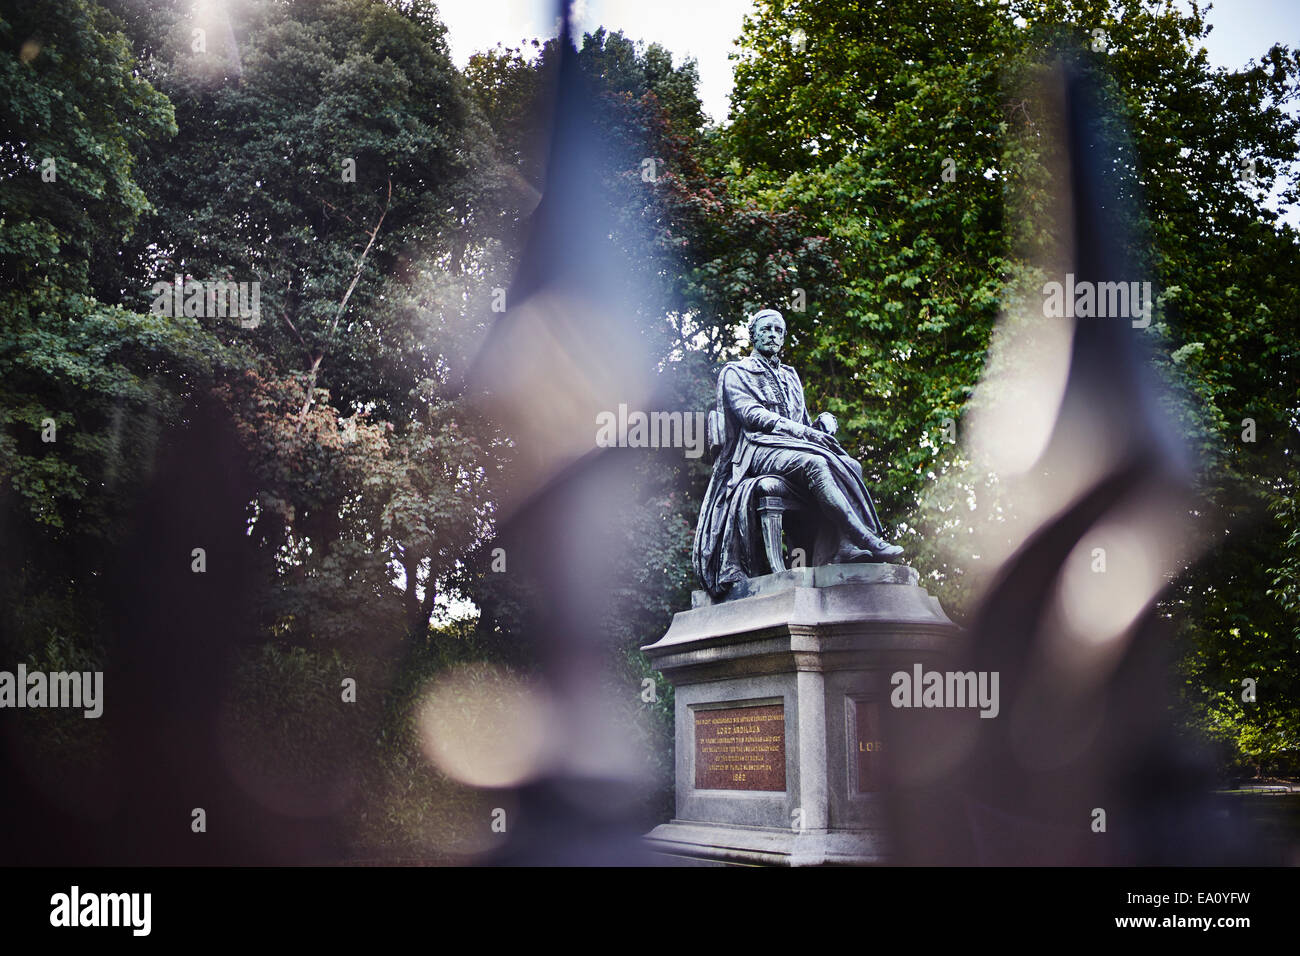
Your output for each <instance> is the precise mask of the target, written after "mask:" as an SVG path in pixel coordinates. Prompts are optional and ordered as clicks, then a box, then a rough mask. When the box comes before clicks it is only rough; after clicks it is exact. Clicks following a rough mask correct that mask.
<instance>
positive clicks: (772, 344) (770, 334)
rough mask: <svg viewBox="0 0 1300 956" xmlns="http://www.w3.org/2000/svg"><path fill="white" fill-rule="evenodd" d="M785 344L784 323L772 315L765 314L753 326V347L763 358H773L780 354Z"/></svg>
mask: <svg viewBox="0 0 1300 956" xmlns="http://www.w3.org/2000/svg"><path fill="white" fill-rule="evenodd" d="M784 344H785V323H784V322H782V321H781V320H780V319H778V318H777V317H776V316H774V315H765V316H763V318H761V319H759V320H758V324H757V325H755V326H754V348H756V349H758V352H759V354H760V355H762V356H763V357H764V358H769V359H770V358H773V357H774V356H777V355H780V354H781V346H782V345H784Z"/></svg>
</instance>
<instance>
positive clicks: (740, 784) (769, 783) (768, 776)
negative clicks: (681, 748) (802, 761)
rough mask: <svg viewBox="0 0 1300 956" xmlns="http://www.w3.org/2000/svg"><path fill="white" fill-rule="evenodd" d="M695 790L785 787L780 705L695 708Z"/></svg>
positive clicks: (783, 730) (783, 721) (783, 735)
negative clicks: (717, 708) (721, 708)
mask: <svg viewBox="0 0 1300 956" xmlns="http://www.w3.org/2000/svg"><path fill="white" fill-rule="evenodd" d="M695 787H696V789H698V790H784V789H785V705H784V704H759V705H757V706H752V707H731V708H728V709H726V710H697V711H696V712H695Z"/></svg>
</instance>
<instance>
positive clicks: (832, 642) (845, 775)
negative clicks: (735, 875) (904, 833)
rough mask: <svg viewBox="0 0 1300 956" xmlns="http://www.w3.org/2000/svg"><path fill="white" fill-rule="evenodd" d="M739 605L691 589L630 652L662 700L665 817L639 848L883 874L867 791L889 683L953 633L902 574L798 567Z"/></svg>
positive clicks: (880, 568) (911, 576) (676, 855)
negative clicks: (672, 802)
mask: <svg viewBox="0 0 1300 956" xmlns="http://www.w3.org/2000/svg"><path fill="white" fill-rule="evenodd" d="M750 585H751V586H750V588H749V593H748V595H747V596H745V597H742V598H736V599H732V600H726V601H722V602H713V601H711V600H710V599H709V598H708V596H707V595H703V594H700V593H697V594H696V595H695V599H694V601H693V602H692V604H693V607H692V608H691V609H690V610H688V611H682V612H680V613H678V614H676V615H675V616H674V618H673V623H672V626H671V627H669V629H668V633H667V634H665V635H664V637H663V638H662V639H661V640H660V641H658V642H657V643H655V644H652V645H650V646H648V647H646V648H644V650H645V652H646V654H647V655H648V656H649V657H650V658H651V660H652V661H654V663H655V666H656V667H658V668H659V670H660V671H661V672H662V673H663V675H664V676H665V677H666V678H667V679H668V681H669V682H670V683H672V685H673V687H674V694H675V701H676V715H675V738H676V747H677V758H676V791H677V810H676V814H675V819H674V820H673V821H672V822H671V823H667V824H664V825H663V826H660V827H658V828H656V829H655V830H654V831H652V832H651V833H650V834H649V835H648V837H647V840H648V841H649V843H650V845H651V847H652V848H654V849H655V850H656V851H658V852H660V853H663V854H666V855H668V856H669V857H671V858H673V859H675V860H682V861H693V862H705V861H708V862H716V863H735V864H769V865H785V866H804V865H820V864H835V863H843V864H868V863H882V862H887V861H888V857H889V853H888V834H887V833H886V828H885V826H884V821H883V812H882V807H881V802H880V799H879V793H878V784H879V779H880V774H881V764H880V761H881V760H882V759H884V758H885V756H886V755H885V754H884V742H883V741H882V740H881V720H880V710H879V708H880V707H881V706H887V704H888V696H889V695H888V691H889V687H888V680H889V675H890V674H891V673H892V672H894V671H895V670H900V669H908V670H910V669H911V668H912V666H913V665H914V664H916V663H921V664H924V665H926V666H930V665H933V664H936V663H938V662H939V661H940V660H941V659H942V658H943V657H945V656H947V654H948V653H950V652H951V650H952V649H953V642H954V641H955V640H957V639H958V635H959V632H958V630H957V628H956V627H955V626H954V625H953V623H952V622H951V621H950V620H948V617H947V615H945V614H944V613H943V609H942V608H941V607H939V603H938V601H936V600H935V599H934V598H932V597H930V596H929V595H928V594H927V593H926V592H925V590H924V589H923V588H921V587H920V584H919V578H918V575H917V573H916V572H915V571H914V570H912V569H911V568H907V567H900V566H896V565H879V564H865V565H835V566H831V567H820V568H799V569H794V570H791V571H785V572H782V573H780V574H773V575H767V576H766V577H762V578H756V579H754V580H753V581H751V582H750Z"/></svg>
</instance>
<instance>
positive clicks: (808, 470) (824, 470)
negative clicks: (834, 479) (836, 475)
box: [804, 458, 831, 484]
mask: <svg viewBox="0 0 1300 956" xmlns="http://www.w3.org/2000/svg"><path fill="white" fill-rule="evenodd" d="M804 474H805V475H807V477H808V480H809V481H811V482H814V483H817V484H822V483H825V482H827V481H829V480H830V477H831V467H830V465H828V464H826V460H825V459H824V458H811V459H809V460H808V462H807V463H806V464H805V465H804Z"/></svg>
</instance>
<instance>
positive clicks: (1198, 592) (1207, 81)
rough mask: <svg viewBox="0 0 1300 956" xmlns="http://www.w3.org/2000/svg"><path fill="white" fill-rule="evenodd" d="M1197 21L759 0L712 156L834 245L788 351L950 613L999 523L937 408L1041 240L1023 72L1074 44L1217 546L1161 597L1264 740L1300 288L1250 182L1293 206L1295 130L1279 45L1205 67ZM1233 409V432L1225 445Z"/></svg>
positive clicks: (1296, 680) (1033, 134) (1212, 686)
mask: <svg viewBox="0 0 1300 956" xmlns="http://www.w3.org/2000/svg"><path fill="white" fill-rule="evenodd" d="M796 29H798V30H802V31H803V33H804V35H805V37H806V42H805V44H804V46H803V49H797V48H796V46H795V45H792V43H791V37H792V35H793V33H794V31H795V30H796ZM1207 31H1208V28H1207V26H1206V24H1205V20H1204V15H1203V13H1202V12H1201V10H1200V9H1199V8H1198V7H1195V6H1193V7H1192V8H1191V9H1190V10H1188V9H1184V8H1183V7H1180V6H1174V5H1161V6H1156V7H1154V8H1153V7H1151V6H1150V5H1148V4H1141V3H1137V2H1129V0H1112V2H1108V0H1079V2H1074V0H1024V2H1013V3H1010V4H992V3H976V2H971V0H941V2H938V3H935V2H925V3H919V2H917V3H913V2H902V3H891V4H888V5H883V4H871V5H861V6H855V7H853V8H852V9H851V10H846V9H845V8H844V7H843V6H842V5H840V4H834V3H829V2H823V3H798V4H795V3H784V2H780V0H774V2H769V3H763V4H761V5H760V7H759V9H758V11H757V12H756V13H755V14H754V15H753V16H752V17H750V18H748V19H747V20H746V23H745V28H744V32H743V35H742V37H741V41H740V45H741V52H740V57H739V62H738V63H737V67H736V87H735V91H734V93H733V99H732V123H731V125H730V126H729V127H728V128H727V129H726V131H725V133H724V134H723V136H722V137H721V142H720V150H719V155H720V157H721V158H723V159H724V160H725V161H726V163H727V168H728V169H729V171H730V172H731V174H732V175H733V177H734V180H733V187H734V189H735V190H736V191H737V192H738V193H739V194H741V195H743V196H747V197H753V198H755V199H757V201H759V202H760V203H761V204H763V205H767V206H773V207H775V208H778V209H790V210H795V211H798V212H801V213H803V214H805V215H807V216H808V217H809V218H810V219H811V221H812V223H813V224H814V228H815V229H817V230H818V231H819V232H823V233H825V234H827V235H828V236H830V237H831V238H832V240H833V241H834V243H835V245H834V249H835V254H836V255H837V257H838V258H839V260H840V264H841V266H842V269H843V276H844V279H843V282H844V289H843V297H844V305H843V307H842V308H841V309H839V310H837V311H835V312H832V313H829V314H825V313H823V314H821V315H818V316H817V317H816V319H815V321H814V323H813V326H812V327H811V328H809V327H807V326H805V327H804V328H803V329H800V325H801V324H802V323H799V322H797V321H796V322H794V323H792V336H791V338H792V346H793V354H794V359H793V360H794V362H795V364H796V365H798V366H799V367H800V369H801V371H802V374H803V378H804V380H805V382H807V383H808V390H809V393H810V394H809V399H810V404H811V405H813V406H814V407H828V408H829V409H830V410H831V411H832V412H835V413H836V414H837V416H838V417H839V419H840V422H841V428H842V430H843V432H844V434H845V437H846V438H847V442H846V444H847V445H848V447H850V448H851V450H853V451H855V452H856V453H857V454H858V455H859V456H860V457H861V458H862V460H863V461H864V463H865V467H866V470H867V472H868V474H869V475H870V476H871V478H872V480H873V482H874V485H875V487H877V488H878V489H879V491H880V498H881V500H882V512H884V513H885V514H889V515H895V516H899V517H900V518H902V521H901V522H899V524H900V526H901V527H902V528H903V529H904V532H905V533H904V536H903V543H904V544H905V545H908V546H909V547H910V550H911V551H912V553H913V554H914V555H918V556H919V557H920V560H921V562H922V564H923V565H924V567H925V568H926V570H928V571H929V572H930V573H931V577H932V579H933V580H934V581H935V582H936V584H937V585H938V587H939V590H940V594H941V595H942V597H943V599H944V602H945V605H946V606H948V607H950V608H951V609H953V610H955V611H956V612H957V613H958V615H960V613H961V612H962V611H963V610H964V606H965V604H966V602H967V600H968V599H969V596H970V594H971V589H970V582H969V579H970V578H971V577H972V576H973V575H974V576H977V572H978V559H977V558H976V557H974V556H971V555H970V548H969V547H968V546H967V545H966V544H965V541H966V539H967V538H969V536H970V534H971V531H972V528H973V525H974V523H975V522H985V521H990V522H994V523H996V522H1001V521H1005V520H1007V516H1006V509H1007V508H1008V507H1009V503H1007V502H1004V501H1002V500H1000V498H999V494H998V487H997V484H996V482H995V481H993V480H991V478H990V476H984V475H980V474H977V473H975V472H974V471H973V470H972V469H970V467H969V463H968V462H966V461H965V460H964V459H963V458H962V457H961V451H960V446H956V445H952V444H950V443H948V442H945V441H944V440H943V439H942V437H941V436H940V435H939V431H940V426H941V424H942V423H943V421H944V420H945V419H951V420H952V421H953V422H954V423H955V424H956V425H957V427H958V428H959V429H960V428H961V425H962V422H963V415H964V413H965V412H966V411H967V410H968V409H969V401H970V395H971V390H972V388H973V387H974V385H975V384H976V382H977V381H978V380H979V378H980V374H981V371H982V369H983V367H984V356H985V352H986V350H987V346H988V342H989V333H990V330H991V328H992V325H993V322H994V319H995V318H996V316H997V315H998V313H999V310H1000V308H1002V307H1003V306H1005V305H1007V304H1008V303H1009V302H1010V301H1011V299H1012V298H1013V296H1014V295H1015V294H1020V293H1018V292H1017V290H1021V292H1023V290H1024V289H1026V288H1029V289H1032V288H1033V281H1034V279H1035V275H1034V274H1033V271H1032V269H1030V268H1029V266H1030V263H1032V262H1033V261H1035V259H1036V258H1038V257H1040V256H1041V255H1042V254H1043V253H1044V252H1045V251H1047V250H1050V249H1051V248H1052V245H1053V244H1054V243H1056V242H1057V241H1059V239H1060V235H1059V226H1060V225H1061V224H1060V223H1052V222H1051V221H1050V220H1049V219H1048V218H1047V217H1048V214H1049V211H1050V209H1051V203H1052V196H1053V191H1054V181H1053V177H1052V168H1053V165H1052V164H1053V161H1054V159H1055V158H1056V157H1053V156H1051V155H1050V154H1048V153H1045V152H1044V149H1043V144H1044V143H1047V142H1050V141H1051V137H1049V136H1044V135H1043V134H1044V133H1045V132H1046V131H1047V130H1046V126H1045V124H1050V122H1051V119H1050V116H1049V114H1047V113H1046V112H1045V111H1044V108H1043V107H1044V104H1043V103H1042V101H1041V97H1039V96H1037V95H1036V94H1035V93H1034V84H1033V80H1034V79H1035V77H1036V76H1038V75H1039V74H1040V73H1041V64H1043V63H1044V62H1045V60H1046V59H1048V58H1049V57H1050V56H1051V54H1052V52H1053V51H1054V50H1056V49H1058V48H1059V47H1060V46H1061V45H1062V44H1071V45H1073V46H1074V47H1076V48H1077V49H1080V50H1082V51H1083V52H1082V55H1081V59H1080V63H1081V64H1082V66H1083V68H1084V69H1085V71H1087V72H1090V73H1092V74H1093V75H1094V77H1095V78H1096V79H1097V81H1098V84H1099V86H1100V88H1101V90H1102V93H1103V98H1104V100H1105V101H1106V102H1107V103H1108V104H1109V113H1108V119H1107V124H1108V133H1107V135H1109V136H1111V137H1112V138H1122V137H1124V135H1125V130H1127V134H1128V138H1129V139H1131V143H1132V147H1131V149H1132V152H1131V156H1132V158H1131V162H1130V164H1129V165H1128V166H1127V167H1126V168H1123V169H1118V170H1116V171H1115V172H1116V176H1117V181H1118V184H1119V186H1120V189H1121V191H1122V192H1124V193H1126V194H1127V196H1128V197H1129V198H1130V199H1133V200H1135V201H1134V203H1133V209H1134V211H1135V212H1137V213H1143V212H1145V213H1146V221H1147V222H1149V223H1150V225H1149V227H1148V226H1146V225H1145V224H1144V222H1143V221H1135V222H1134V226H1135V227H1136V235H1137V237H1138V241H1140V242H1143V243H1147V244H1149V250H1148V246H1143V247H1142V248H1141V249H1137V250H1134V251H1135V252H1139V253H1142V255H1141V258H1142V259H1143V260H1144V261H1146V262H1147V263H1148V267H1149V269H1150V271H1151V274H1152V275H1153V278H1154V286H1155V289H1156V291H1157V293H1158V295H1159V297H1160V301H1159V306H1158V309H1157V313H1156V322H1155V324H1154V326H1153V329H1152V332H1151V335H1150V338H1151V340H1152V341H1153V342H1154V343H1155V345H1156V349H1157V353H1158V360H1159V361H1160V363H1161V365H1162V366H1163V368H1164V369H1165V371H1166V372H1167V373H1168V374H1169V375H1170V376H1171V377H1172V379H1173V381H1174V382H1175V385H1176V387H1177V389H1178V391H1179V393H1180V396H1181V400H1182V404H1181V406H1180V407H1179V408H1178V409H1176V410H1175V414H1176V415H1177V416H1178V417H1179V421H1180V424H1181V425H1182V426H1183V427H1184V428H1185V429H1186V433H1187V435H1188V436H1189V439H1190V441H1191V442H1192V444H1193V445H1194V446H1195V447H1196V448H1197V449H1198V450H1199V452H1200V453H1201V455H1202V457H1203V459H1204V461H1205V465H1206V467H1205V470H1204V474H1203V477H1202V486H1203V489H1204V494H1205V501H1204V503H1203V505H1202V506H1201V507H1200V508H1199V509H1198V511H1197V513H1195V514H1193V515H1189V522H1191V523H1192V525H1193V526H1194V528H1195V533H1196V535H1197V537H1198V539H1199V542H1200V545H1201V547H1202V548H1203V549H1208V550H1209V551H1210V553H1211V557H1210V558H1209V559H1207V560H1206V561H1205V562H1203V563H1202V564H1201V565H1199V566H1197V567H1196V568H1194V569H1193V570H1191V571H1190V572H1189V573H1188V574H1187V575H1185V576H1184V578H1183V579H1182V580H1181V581H1180V585H1179V587H1178V588H1176V589H1175V590H1174V591H1173V592H1172V593H1171V594H1170V596H1169V600H1168V601H1167V610H1168V611H1169V612H1170V613H1175V614H1176V615H1177V619H1178V621H1179V622H1180V624H1179V627H1180V632H1181V633H1180V653H1181V655H1182V660H1183V669H1184V672H1185V674H1186V679H1187V681H1188V684H1187V699H1188V703H1189V704H1190V705H1191V707H1192V711H1193V713H1194V714H1196V715H1198V716H1197V717H1195V718H1194V720H1195V721H1199V722H1200V723H1201V724H1202V725H1205V724H1206V723H1207V722H1208V723H1210V724H1213V725H1214V726H1215V727H1217V728H1218V732H1219V733H1220V734H1221V735H1222V734H1226V735H1228V736H1230V737H1232V736H1234V735H1236V736H1235V739H1236V740H1237V743H1238V746H1239V748H1240V750H1241V752H1242V753H1251V752H1255V753H1263V752H1264V750H1266V749H1270V748H1271V750H1272V752H1276V751H1277V749H1278V748H1279V747H1282V746H1283V745H1284V744H1286V742H1287V741H1290V744H1288V745H1289V746H1294V742H1295V741H1296V739H1297V738H1298V737H1300V723H1297V722H1296V716H1295V712H1294V710H1293V708H1291V707H1290V705H1288V704H1286V703H1284V702H1286V701H1294V700H1296V699H1297V697H1300V669H1297V664H1296V663H1295V662H1296V661H1297V660H1298V659H1300V658H1297V656H1296V654H1295V650H1296V640H1297V631H1296V628H1297V614H1296V610H1297V608H1296V604H1295V594H1294V588H1291V587H1290V586H1289V585H1288V583H1287V582H1289V581H1293V580H1294V577H1295V574H1294V572H1295V571H1296V569H1297V567H1298V565H1297V561H1296V545H1297V539H1296V536H1295V533H1294V530H1293V525H1291V523H1290V522H1291V521H1292V520H1293V518H1294V507H1293V504H1292V503H1293V502H1294V501H1295V500H1296V497H1297V485H1296V478H1297V475H1296V470H1295V458H1296V455H1295V451H1296V437H1297V423H1298V421H1300V407H1298V406H1297V393H1296V388H1295V382H1296V381H1298V380H1300V369H1297V364H1296V363H1297V358H1296V352H1295V348H1294V344H1293V343H1292V342H1291V341H1290V337H1288V336H1287V335H1285V334H1283V333H1282V331H1281V329H1280V328H1279V326H1278V322H1279V320H1280V318H1281V317H1283V316H1288V315H1293V314H1295V311H1296V307H1297V299H1296V296H1297V293H1298V292H1300V286H1298V285H1297V282H1296V272H1295V270H1294V268H1292V267H1291V264H1293V263H1294V261H1295V258H1296V253H1297V235H1296V232H1295V230H1294V229H1293V228H1291V227H1289V226H1288V225H1286V224H1285V223H1284V222H1283V221H1282V220H1281V219H1280V217H1279V213H1278V211H1277V210H1276V209H1275V208H1270V207H1269V206H1268V205H1267V204H1266V203H1265V202H1264V199H1265V197H1266V196H1267V195H1268V193H1269V192H1270V190H1271V189H1274V188H1275V189H1276V190H1277V193H1278V195H1279V196H1280V197H1281V200H1282V203H1283V204H1286V205H1291V206H1292V208H1294V203H1295V202H1296V199H1297V198H1298V197H1297V179H1296V172H1297V167H1296V161H1297V129H1298V127H1297V123H1296V121H1295V120H1294V119H1293V118H1292V117H1291V116H1289V115H1288V114H1287V113H1286V112H1285V109H1284V107H1285V104H1286V103H1287V102H1289V101H1291V100H1292V99H1293V98H1294V97H1295V95H1296V93H1297V77H1298V75H1300V57H1298V55H1297V53H1296V52H1295V51H1292V50H1289V49H1287V48H1286V47H1282V46H1274V47H1272V48H1271V49H1268V50H1266V51H1263V52H1262V55H1261V56H1260V58H1259V59H1258V60H1257V61H1255V62H1252V63H1251V64H1248V65H1247V66H1246V67H1245V68H1244V69H1242V70H1239V71H1224V70H1216V69H1213V68H1211V67H1210V66H1209V64H1208V60H1207V58H1206V54H1205V52H1204V49H1203V48H1202V47H1201V46H1200V43H1199V41H1200V40H1201V39H1202V38H1203V37H1204V36H1205V34H1206V33H1207ZM948 160H951V164H950V165H947V170H948V176H947V178H945V177H944V175H943V174H944V168H945V165H946V161H948ZM1243 164H1246V165H1249V166H1250V167H1251V168H1252V169H1253V171H1254V176H1255V178H1254V179H1253V180H1252V179H1250V178H1243V177H1242V176H1241V175H1240V170H1241V168H1242V166H1243ZM1044 224H1045V225H1047V227H1048V228H1046V229H1043V228H1042V227H1043V225H1044ZM1035 230H1041V231H1035ZM1027 270H1028V271H1027ZM1037 278H1038V281H1040V282H1041V277H1037ZM1246 417H1253V418H1254V419H1255V420H1256V421H1257V422H1258V423H1259V428H1260V438H1259V440H1258V441H1257V442H1256V443H1254V444H1248V443H1245V442H1243V441H1241V440H1240V433H1241V429H1242V425H1243V419H1244V418H1246ZM885 463H888V466H886V464H885ZM927 489H930V491H929V494H926V490H927ZM963 554H965V555H967V557H966V558H962V557H961V555H963ZM1246 676H1256V677H1258V678H1259V680H1260V682H1261V686H1262V685H1263V684H1264V682H1265V680H1266V679H1267V682H1268V684H1269V687H1270V690H1269V691H1268V695H1269V697H1270V699H1271V700H1272V701H1273V704H1272V705H1269V704H1266V703H1264V702H1263V701H1261V704H1260V706H1258V707H1256V708H1254V709H1251V710H1244V711H1243V710H1241V709H1240V708H1239V707H1238V706H1236V705H1234V704H1232V703H1231V698H1232V696H1233V688H1234V687H1235V686H1238V682H1239V679H1240V678H1241V677H1246ZM1263 740H1268V741H1269V743H1268V744H1267V746H1265V745H1264V744H1263V743H1261V741H1263ZM1261 748H1262V749H1261Z"/></svg>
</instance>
